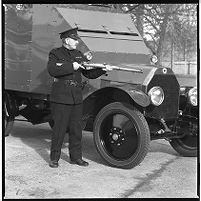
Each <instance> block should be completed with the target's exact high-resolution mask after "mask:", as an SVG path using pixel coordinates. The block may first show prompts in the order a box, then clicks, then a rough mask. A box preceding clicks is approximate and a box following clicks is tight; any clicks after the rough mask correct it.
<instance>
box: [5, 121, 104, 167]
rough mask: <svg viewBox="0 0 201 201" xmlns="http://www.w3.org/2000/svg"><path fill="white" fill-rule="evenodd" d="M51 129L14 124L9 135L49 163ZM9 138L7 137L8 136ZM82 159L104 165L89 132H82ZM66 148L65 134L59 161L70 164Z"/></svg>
mask: <svg viewBox="0 0 201 201" xmlns="http://www.w3.org/2000/svg"><path fill="white" fill-rule="evenodd" d="M51 134H52V130H51V128H48V126H43V125H42V126H41V125H32V124H30V123H27V122H26V123H24V122H23V125H21V123H15V126H14V127H13V130H12V133H11V134H10V135H11V136H12V137H14V138H19V139H20V140H21V141H22V142H23V143H24V144H25V145H26V146H28V147H31V148H32V149H34V150H35V151H36V153H37V154H39V155H40V156H41V158H42V159H43V160H45V161H46V162H47V163H49V151H50V146H51ZM8 137H9V136H8ZM82 146H83V149H82V150H83V158H86V159H88V160H91V161H94V162H96V163H99V164H105V163H104V161H103V160H102V159H101V157H100V156H99V154H98V153H97V151H96V148H95V145H94V142H93V134H92V133H89V132H83V140H82ZM65 148H68V134H67V133H66V136H65V139H64V144H63V146H62V153H61V159H62V160H65V161H67V162H70V159H69V156H68V154H67V153H65V152H66V149H65Z"/></svg>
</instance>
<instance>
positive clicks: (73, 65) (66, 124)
mask: <svg viewBox="0 0 201 201" xmlns="http://www.w3.org/2000/svg"><path fill="white" fill-rule="evenodd" d="M60 38H61V39H62V47H59V48H55V49H53V50H51V51H50V53H49V61H48V64H47V69H48V72H49V74H50V75H51V76H52V77H54V82H53V85H52V91H51V95H50V101H51V112H52V117H53V120H54V126H53V135H52V141H51V153H50V163H49V166H50V167H52V168H57V167H58V161H59V159H60V155H61V147H62V143H63V141H64V136H65V133H66V129H67V128H69V157H70V161H71V162H70V163H71V164H77V165H80V166H88V162H86V161H84V160H83V159H82V146H81V139H82V101H83V99H82V87H83V86H82V80H81V73H82V74H83V75H84V76H85V77H87V78H90V79H95V78H97V77H99V76H101V75H102V74H104V73H106V71H104V70H102V69H91V70H86V69H85V68H84V67H83V66H82V65H81V64H80V63H81V62H82V61H86V58H85V57H84V55H83V54H82V53H81V52H80V51H78V50H77V49H76V47H77V45H78V43H79V36H78V35H77V28H75V29H70V30H67V31H65V32H62V33H60Z"/></svg>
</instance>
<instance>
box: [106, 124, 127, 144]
mask: <svg viewBox="0 0 201 201" xmlns="http://www.w3.org/2000/svg"><path fill="white" fill-rule="evenodd" d="M109 136H110V139H109V140H110V143H111V144H113V145H114V146H120V145H122V144H123V142H124V140H125V133H124V132H123V130H122V129H121V128H118V127H113V128H111V130H110V133H109Z"/></svg>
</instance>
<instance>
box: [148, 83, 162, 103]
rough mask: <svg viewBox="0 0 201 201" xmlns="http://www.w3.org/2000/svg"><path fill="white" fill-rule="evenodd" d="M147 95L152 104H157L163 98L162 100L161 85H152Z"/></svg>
mask: <svg viewBox="0 0 201 201" xmlns="http://www.w3.org/2000/svg"><path fill="white" fill-rule="evenodd" d="M148 95H149V96H150V98H151V102H152V104H153V105H156V106H159V105H160V104H161V103H162V102H163V100H164V92H163V89H162V88H161V87H158V86H156V87H152V88H151V89H150V90H149V92H148Z"/></svg>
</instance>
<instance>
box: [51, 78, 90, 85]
mask: <svg viewBox="0 0 201 201" xmlns="http://www.w3.org/2000/svg"><path fill="white" fill-rule="evenodd" d="M54 82H60V83H64V84H65V85H67V86H73V87H84V86H85V85H86V84H87V81H85V82H81V83H79V82H77V81H76V80H63V79H58V78H54Z"/></svg>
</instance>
